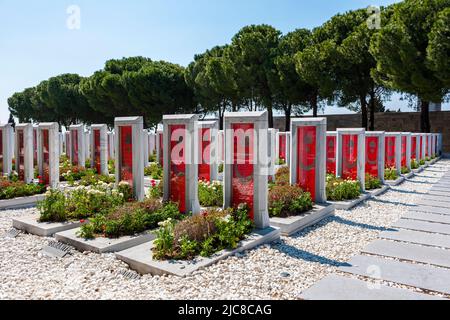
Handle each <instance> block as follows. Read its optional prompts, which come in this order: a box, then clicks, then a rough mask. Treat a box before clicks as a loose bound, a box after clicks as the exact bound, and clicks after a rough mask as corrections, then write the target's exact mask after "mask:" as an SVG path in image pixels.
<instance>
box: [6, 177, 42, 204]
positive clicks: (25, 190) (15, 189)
mask: <svg viewBox="0 0 450 320" xmlns="http://www.w3.org/2000/svg"><path fill="white" fill-rule="evenodd" d="M45 191H46V187H45V186H44V185H43V184H34V183H29V184H27V183H25V182H23V181H19V178H18V176H17V175H11V176H10V177H9V178H7V177H4V178H0V200H4V199H14V198H19V197H29V196H33V195H36V194H42V193H44V192H45Z"/></svg>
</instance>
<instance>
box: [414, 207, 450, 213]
mask: <svg viewBox="0 0 450 320" xmlns="http://www.w3.org/2000/svg"><path fill="white" fill-rule="evenodd" d="M411 210H413V211H419V212H430V213H437V214H450V209H448V208H439V207H430V206H424V205H419V206H417V207H413V208H412V209H411Z"/></svg>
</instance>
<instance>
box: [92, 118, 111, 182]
mask: <svg viewBox="0 0 450 320" xmlns="http://www.w3.org/2000/svg"><path fill="white" fill-rule="evenodd" d="M107 130H108V127H107V126H106V124H93V125H92V126H91V135H90V136H91V142H90V145H91V155H92V156H91V168H94V169H96V170H97V173H98V174H103V175H108V174H109V172H108V150H107V143H108V134H107Z"/></svg>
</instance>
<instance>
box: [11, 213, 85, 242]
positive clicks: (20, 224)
mask: <svg viewBox="0 0 450 320" xmlns="http://www.w3.org/2000/svg"><path fill="white" fill-rule="evenodd" d="M38 218H39V214H32V215H27V216H23V217H18V218H14V219H13V227H14V228H16V229H18V230H22V231H25V232H27V233H30V234H34V235H36V236H40V237H51V236H53V235H54V234H55V233H57V232H62V231H66V230H70V229H75V228H78V227H80V226H81V222H79V221H69V222H39V221H38Z"/></svg>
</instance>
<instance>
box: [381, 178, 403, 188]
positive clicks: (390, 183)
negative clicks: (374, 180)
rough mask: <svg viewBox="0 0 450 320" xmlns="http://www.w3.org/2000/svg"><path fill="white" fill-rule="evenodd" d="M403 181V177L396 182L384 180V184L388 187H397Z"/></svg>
mask: <svg viewBox="0 0 450 320" xmlns="http://www.w3.org/2000/svg"><path fill="white" fill-rule="evenodd" d="M404 181H405V177H403V176H400V177H398V178H397V179H396V180H385V181H384V183H385V184H387V185H389V186H398V185H399V184H401V183H403V182H404Z"/></svg>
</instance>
